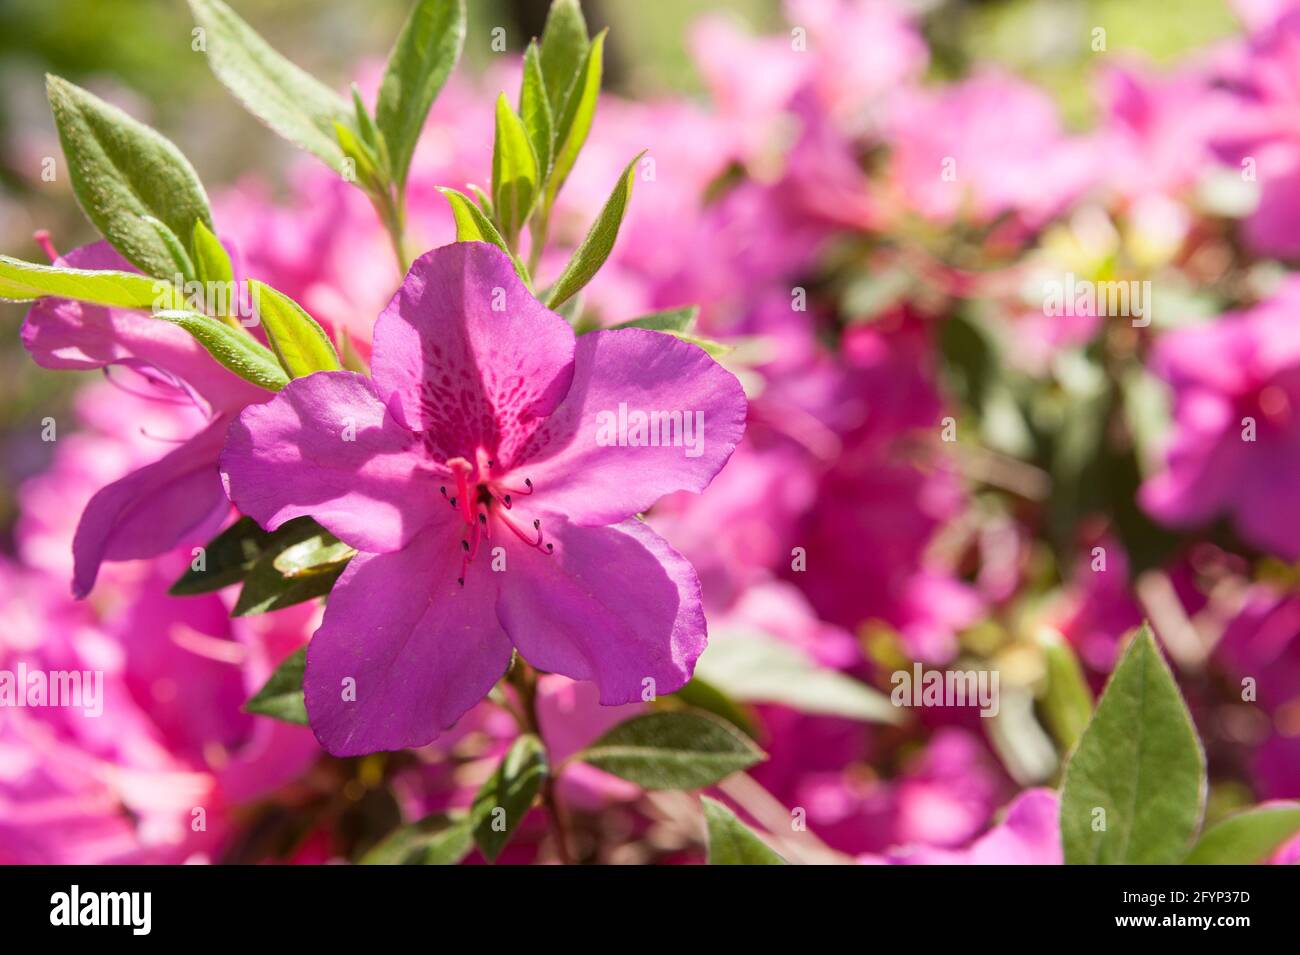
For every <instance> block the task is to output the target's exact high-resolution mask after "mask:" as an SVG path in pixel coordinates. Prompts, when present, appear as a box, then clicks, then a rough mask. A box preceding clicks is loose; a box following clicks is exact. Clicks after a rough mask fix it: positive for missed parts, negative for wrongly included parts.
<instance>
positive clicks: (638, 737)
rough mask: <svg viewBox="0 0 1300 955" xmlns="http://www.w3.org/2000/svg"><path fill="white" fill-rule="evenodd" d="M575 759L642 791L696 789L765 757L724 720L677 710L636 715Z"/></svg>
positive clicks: (711, 783)
mask: <svg viewBox="0 0 1300 955" xmlns="http://www.w3.org/2000/svg"><path fill="white" fill-rule="evenodd" d="M575 758H576V759H581V760H582V761H583V762H586V763H590V764H591V765H592V766H595V767H597V768H599V769H603V770H605V772H607V773H613V774H614V775H615V776H619V777H621V778H623V779H626V780H629V781H630V782H634V783H636V784H637V785H638V786H641V787H642V788H643V789H697V788H699V787H701V786H711V785H713V784H714V783H716V782H717V781H718V780H720V779H723V778H724V777H726V776H729V775H731V774H732V773H734V772H737V771H739V770H742V769H746V768H747V767H749V766H753V765H754V764H755V763H757V762H760V761H762V760H763V759H766V756H765V755H764V753H763V751H762V750H760V749H759V748H758V747H757V746H755V745H754V744H753V743H752V742H751V741H750V740H749V739H747V738H746V737H745V736H743V735H742V734H741V733H739V732H737V731H736V730H735V729H733V728H732V727H731V726H728V725H727V724H726V723H724V722H722V721H721V720H717V719H714V718H713V717H711V716H703V715H701V714H699V713H692V712H690V711H687V710H674V711H666V712H659V713H649V714H646V715H645V716H634V717H633V718H632V719H630V720H627V721H626V722H623V723H620V724H618V725H617V726H615V727H614V728H613V729H611V730H610V731H609V732H608V733H606V734H605V735H604V736H602V737H601V738H600V739H598V740H596V742H594V743H592V744H591V745H590V746H589V747H587V748H586V749H585V750H583V751H582V752H580V753H578V754H577V756H576V757H575Z"/></svg>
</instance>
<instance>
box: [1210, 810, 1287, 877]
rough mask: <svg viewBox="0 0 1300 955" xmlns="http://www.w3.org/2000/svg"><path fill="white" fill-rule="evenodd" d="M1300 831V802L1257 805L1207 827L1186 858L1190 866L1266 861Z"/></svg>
mask: <svg viewBox="0 0 1300 955" xmlns="http://www.w3.org/2000/svg"><path fill="white" fill-rule="evenodd" d="M1298 832H1300V803H1297V802H1277V803H1265V804H1264V805H1260V806H1255V807H1254V808H1251V809H1247V810H1245V811H1244V812H1239V813H1237V814H1236V815H1233V816H1229V817H1228V818H1227V819H1224V820H1222V821H1220V822H1218V823H1216V824H1215V825H1213V826H1211V827H1210V828H1209V829H1207V830H1206V831H1205V832H1204V833H1203V834H1202V835H1201V838H1200V840H1199V841H1198V842H1197V843H1196V845H1195V847H1193V849H1192V851H1191V852H1190V853H1189V854H1188V856H1187V858H1186V859H1185V860H1184V861H1185V862H1186V863H1187V864H1188V865H1254V864H1257V863H1261V862H1267V861H1268V858H1269V856H1271V855H1272V854H1273V853H1274V852H1276V851H1277V850H1278V849H1279V848H1280V847H1281V845H1282V843H1284V842H1286V841H1287V840H1289V839H1290V838H1291V837H1292V836H1294V835H1295V834H1296V833H1298Z"/></svg>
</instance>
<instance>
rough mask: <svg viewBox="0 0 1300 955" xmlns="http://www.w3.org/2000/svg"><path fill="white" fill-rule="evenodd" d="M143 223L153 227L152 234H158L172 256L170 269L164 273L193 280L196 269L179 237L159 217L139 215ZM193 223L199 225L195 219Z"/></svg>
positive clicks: (196, 276) (196, 274)
mask: <svg viewBox="0 0 1300 955" xmlns="http://www.w3.org/2000/svg"><path fill="white" fill-rule="evenodd" d="M140 218H141V219H143V220H144V222H145V224H146V225H147V226H149V228H151V229H153V231H154V235H156V236H158V239H159V241H160V242H162V244H163V246H164V247H165V248H166V249H167V252H168V254H169V255H170V256H171V258H172V269H171V271H169V272H167V273H166V274H167V275H169V276H173V277H174V276H177V275H179V276H181V277H182V278H184V279H185V280H186V281H193V280H194V279H196V278H198V274H199V273H198V271H197V270H196V269H195V268H194V262H193V260H192V259H190V254H189V253H188V252H186V251H185V246H184V245H182V244H181V240H180V237H179V236H178V235H176V233H175V232H173V231H172V230H171V229H170V228H168V226H167V224H166V223H165V222H163V221H162V220H161V219H157V218H155V217H154V216H141V217H140ZM194 224H195V225H200V224H201V223H200V222H199V221H197V220H196V221H195V223H194Z"/></svg>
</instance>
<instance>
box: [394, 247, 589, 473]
mask: <svg viewBox="0 0 1300 955" xmlns="http://www.w3.org/2000/svg"><path fill="white" fill-rule="evenodd" d="M572 359H573V330H572V329H571V328H569V325H568V323H567V322H565V321H564V319H562V318H560V316H558V315H556V314H555V313H554V312H552V311H549V310H548V309H546V308H545V307H543V306H542V304H541V303H540V302H538V301H537V299H535V298H533V296H532V295H531V294H530V293H529V291H528V290H527V289H526V288H524V285H523V283H522V282H521V281H519V277H518V276H517V275H515V271H514V267H513V266H512V265H511V264H510V259H509V258H508V257H507V256H506V255H505V254H504V253H502V252H501V251H500V250H499V249H496V248H494V247H493V246H490V245H486V244H485V243H482V242H458V243H455V244H453V245H446V246H443V247H442V248H439V249H434V250H433V251H432V252H427V253H425V254H424V255H422V256H420V258H418V259H416V260H415V262H414V264H412V266H411V270H410V272H408V273H407V275H406V280H405V281H404V282H403V283H402V287H401V289H399V290H398V292H397V294H396V295H394V296H393V299H392V301H391V302H389V303H388V307H387V308H385V309H384V311H383V313H382V314H381V315H380V316H379V320H378V321H377V322H376V324H375V335H374V353H373V358H372V361H371V368H372V373H373V375H374V378H375V383H376V385H377V387H378V391H379V393H380V394H381V395H383V396H384V398H385V400H386V401H388V403H389V406H390V407H391V408H392V409H393V413H394V414H395V415H396V416H397V417H398V419H399V420H400V421H402V422H403V423H404V424H406V425H407V426H408V427H410V428H411V429H412V430H414V431H423V432H426V440H427V441H428V442H429V444H430V447H431V449H432V450H434V451H435V453H436V454H437V456H438V457H439V458H441V459H443V460H446V459H447V458H450V457H456V456H460V457H463V458H465V459H466V460H468V461H471V462H475V461H476V452H477V450H478V449H479V448H482V449H484V450H485V451H486V452H487V453H488V455H489V456H490V457H495V458H496V459H497V460H498V461H501V462H502V464H503V466H505V464H506V463H507V462H510V461H511V460H513V459H514V457H515V455H516V453H517V451H518V448H519V447H520V445H521V444H523V443H524V442H525V441H526V440H527V439H528V437H529V436H530V435H531V434H532V432H533V430H534V429H535V428H536V427H537V419H538V416H539V415H546V414H549V413H550V412H551V410H552V409H553V408H554V407H555V405H556V403H557V402H558V401H559V400H560V398H562V397H563V396H564V393H565V391H566V390H567V389H568V387H569V380H570V377H571V375H572V373H573V368H572Z"/></svg>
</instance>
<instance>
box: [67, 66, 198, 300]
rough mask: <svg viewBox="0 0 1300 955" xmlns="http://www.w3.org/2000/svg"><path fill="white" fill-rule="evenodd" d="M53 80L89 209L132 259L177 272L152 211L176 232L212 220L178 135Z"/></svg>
mask: <svg viewBox="0 0 1300 955" xmlns="http://www.w3.org/2000/svg"><path fill="white" fill-rule="evenodd" d="M45 86H46V91H47V93H48V95H49V100H50V109H51V110H52V111H53V113H54V122H55V125H57V126H58V129H59V141H60V142H61V143H62V144H63V153H64V156H65V157H66V158H67V161H68V170H69V172H70V174H71V178H72V189H73V191H74V192H75V193H76V195H77V201H78V202H79V203H80V204H81V208H82V210H83V211H84V212H85V213H86V217H87V218H88V219H90V221H91V223H93V224H94V226H95V228H96V229H98V230H99V232H100V234H101V235H103V236H104V238H106V239H107V240H108V241H109V242H110V243H111V244H112V246H113V248H115V249H117V250H118V251H119V252H121V253H122V256H123V257H124V258H125V259H126V260H127V261H128V262H130V263H131V264H132V265H135V266H136V267H137V268H139V269H140V270H142V271H143V272H145V273H147V274H149V275H154V276H159V277H171V276H173V275H175V273H176V268H177V266H176V262H175V258H174V255H173V252H172V249H171V248H169V246H168V243H167V242H166V241H165V240H164V239H163V238H162V236H160V235H159V232H158V230H157V229H155V228H154V227H153V226H152V225H150V224H149V222H148V221H146V217H152V218H153V219H156V220H157V221H158V222H161V223H162V224H163V225H164V226H166V228H167V229H168V230H170V232H171V233H172V235H173V236H189V235H190V234H191V232H192V231H193V229H194V223H195V222H203V223H204V224H205V225H207V226H209V227H210V226H211V225H212V213H211V212H209V211H208V197H207V195H206V194H205V193H204V191H203V186H202V185H201V184H200V182H199V177H198V175H197V174H196V173H195V172H194V168H193V167H192V166H191V165H190V164H189V161H188V160H187V159H186V158H185V157H184V156H183V155H182V154H181V151H180V150H179V149H177V148H176V146H175V145H173V144H172V143H171V141H170V140H168V139H166V138H165V137H163V136H162V135H160V134H159V133H157V132H155V131H154V130H152V129H150V128H149V127H148V126H146V125H145V124H144V123H141V122H137V121H136V120H134V119H132V118H131V117H130V116H128V115H127V114H126V113H124V112H122V111H121V110H120V109H118V108H117V107H116V106H111V105H109V104H108V103H105V102H104V101H103V100H102V99H100V98H99V97H97V96H93V95H92V94H90V93H88V92H86V91H85V90H83V89H81V88H80V87H79V86H75V85H74V84H72V83H69V82H68V81H67V80H64V79H60V78H59V77H57V76H46V78H45Z"/></svg>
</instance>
